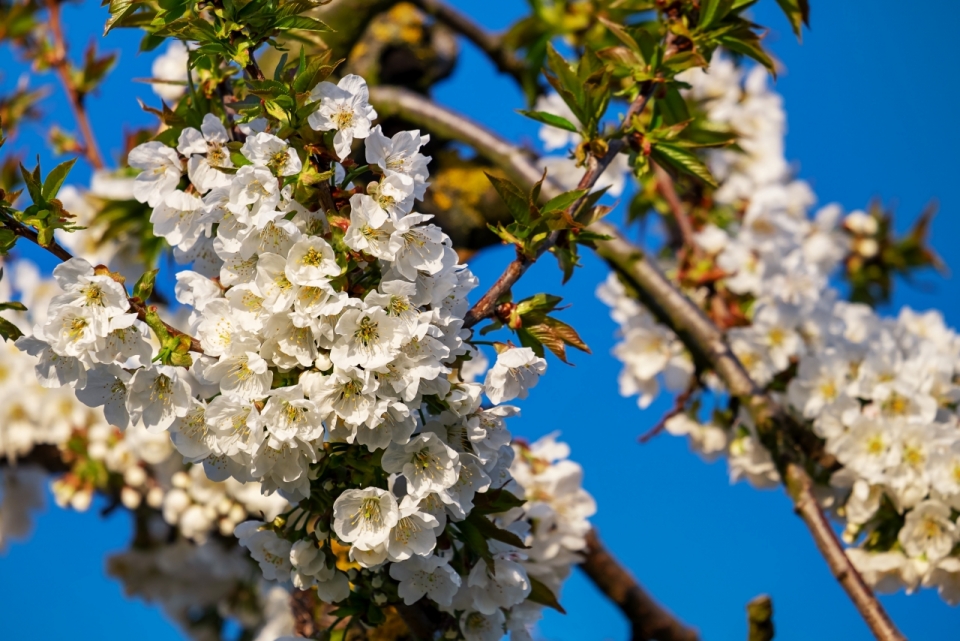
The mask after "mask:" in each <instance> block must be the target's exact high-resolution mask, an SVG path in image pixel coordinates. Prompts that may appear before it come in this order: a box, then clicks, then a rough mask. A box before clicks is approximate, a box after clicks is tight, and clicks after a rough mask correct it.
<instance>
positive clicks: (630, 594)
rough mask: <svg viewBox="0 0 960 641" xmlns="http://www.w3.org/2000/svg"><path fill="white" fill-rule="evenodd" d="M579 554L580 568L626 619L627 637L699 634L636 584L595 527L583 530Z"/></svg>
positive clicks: (664, 640)
mask: <svg viewBox="0 0 960 641" xmlns="http://www.w3.org/2000/svg"><path fill="white" fill-rule="evenodd" d="M583 556H584V558H583V562H582V563H581V564H580V569H581V570H583V572H584V574H586V575H587V576H588V577H589V578H590V580H591V581H593V584H594V585H595V586H597V588H598V589H599V590H600V591H601V592H603V593H604V594H605V595H606V596H607V598H609V599H610V600H611V601H613V602H614V603H615V604H616V605H617V607H618V608H620V611H621V612H622V613H623V615H624V616H625V617H626V618H627V620H629V621H630V625H631V628H632V632H631V635H630V639H631V641H648V640H654V639H656V640H657V641H696V640H697V639H698V638H699V637H698V636H697V633H696V632H695V631H693V630H691V629H690V628H688V627H686V626H685V625H683V623H681V622H680V621H679V620H678V619H676V618H675V617H674V616H673V615H672V614H670V613H669V612H667V611H666V610H664V609H663V607H661V605H660V604H659V603H657V602H656V601H655V600H654V599H653V597H651V596H650V595H649V594H647V593H646V592H645V591H644V589H643V588H642V587H640V584H638V583H637V581H636V579H634V578H633V576H632V575H631V574H630V572H628V571H627V570H626V569H625V568H623V566H621V565H620V564H619V563H618V562H617V560H616V559H615V558H613V556H611V555H610V553H609V552H607V550H606V548H604V547H603V543H601V542H600V538H599V537H598V536H597V531H596V530H590V532H589V533H588V534H587V547H586V550H584V553H583Z"/></svg>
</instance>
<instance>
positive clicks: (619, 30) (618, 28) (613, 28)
mask: <svg viewBox="0 0 960 641" xmlns="http://www.w3.org/2000/svg"><path fill="white" fill-rule="evenodd" d="M599 20H600V22H602V23H603V26H605V27H606V28H607V29H609V30H610V33H612V34H613V35H615V36H616V37H617V40H619V41H620V42H622V43H623V44H625V45H627V46H628V47H629V48H630V49H632V50H633V51H635V52H637V53H640V45H639V44H637V41H636V40H634V39H633V36H631V35H630V34H629V33H627V30H626V29H625V28H624V26H623V25H621V24H617V23H616V22H611V21H610V20H607V19H606V18H604V17H603V16H600V17H599Z"/></svg>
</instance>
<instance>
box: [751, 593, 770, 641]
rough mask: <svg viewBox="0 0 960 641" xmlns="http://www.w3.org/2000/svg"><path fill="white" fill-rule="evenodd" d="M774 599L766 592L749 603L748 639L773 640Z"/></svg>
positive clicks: (752, 640)
mask: <svg viewBox="0 0 960 641" xmlns="http://www.w3.org/2000/svg"><path fill="white" fill-rule="evenodd" d="M773 634H774V628H773V601H772V600H771V599H770V597H769V596H767V595H766V594H761V595H760V596H758V597H756V598H754V599H752V600H751V601H750V603H748V604H747V641H772V640H773Z"/></svg>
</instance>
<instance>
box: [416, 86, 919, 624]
mask: <svg viewBox="0 0 960 641" xmlns="http://www.w3.org/2000/svg"><path fill="white" fill-rule="evenodd" d="M403 98H404V108H403V113H404V114H405V115H406V116H407V117H409V118H411V119H415V120H414V122H418V123H420V124H423V125H424V126H428V125H429V120H427V119H426V118H427V117H428V116H427V114H430V117H432V116H433V115H435V114H436V112H437V111H445V112H446V113H445V114H444V116H443V121H444V123H445V125H446V127H447V132H448V133H450V134H451V135H455V137H456V139H457V140H459V141H460V142H464V143H466V144H469V145H471V146H474V144H475V143H476V146H475V147H474V148H475V149H476V150H477V151H478V153H481V154H483V155H484V156H485V157H486V158H487V159H488V160H490V161H491V162H493V163H494V164H496V165H497V166H500V167H501V168H503V169H504V170H505V171H507V170H508V168H509V170H510V171H512V172H513V173H515V174H517V175H527V176H531V175H537V173H538V172H537V170H536V167H535V166H534V165H532V163H531V164H529V165H528V166H527V167H526V168H521V167H517V166H516V165H517V164H519V163H522V162H524V161H523V160H522V159H523V158H524V156H523V154H522V152H521V151H520V150H519V149H518V148H516V147H515V146H513V145H510V144H509V143H506V142H504V141H502V140H498V141H492V140H488V139H487V135H485V134H486V132H485V131H484V130H483V129H482V128H479V127H477V126H476V125H475V124H474V123H471V122H470V121H469V120H468V119H466V118H464V117H462V116H458V115H457V114H454V113H453V112H451V111H449V110H445V109H443V108H441V107H438V106H436V105H432V106H429V107H428V105H429V103H428V102H427V101H426V99H422V102H423V104H422V105H420V104H418V103H417V101H416V100H415V98H414V97H413V96H403ZM456 123H460V126H459V127H458V126H457V125H456ZM500 151H504V152H506V153H503V154H501V153H498V152H500ZM538 178H539V176H538ZM528 184H532V183H528ZM591 231H594V232H596V233H598V234H601V235H607V236H610V240H607V241H597V242H596V247H597V253H598V254H599V255H600V256H601V257H602V258H604V259H605V260H606V261H607V262H608V263H610V264H611V266H612V267H614V269H615V270H617V271H618V272H619V273H621V274H624V275H625V276H627V277H628V278H630V280H631V282H633V283H634V284H635V288H636V291H637V293H638V294H639V295H640V297H641V301H642V302H643V303H644V304H645V305H647V306H648V307H649V308H650V309H651V310H653V311H654V313H655V315H657V316H658V317H659V318H661V320H662V321H663V322H665V323H667V324H668V326H669V327H670V328H671V329H673V330H674V331H675V332H676V333H677V335H678V336H679V337H680V338H681V340H682V341H683V342H684V344H685V345H686V346H687V347H688V348H689V349H690V350H691V352H694V353H695V354H697V355H699V356H700V357H702V358H703V360H704V362H706V363H708V364H709V365H710V367H712V368H713V369H714V370H715V371H716V372H717V374H718V375H719V376H720V378H721V379H722V380H723V381H724V383H725V384H726V386H727V388H728V389H729V390H730V392H731V394H733V395H734V396H737V397H741V398H742V399H743V404H744V405H745V407H747V408H748V409H749V410H750V411H751V413H752V414H753V415H754V416H755V417H756V418H755V420H756V422H757V424H758V429H762V430H763V431H764V433H765V435H766V436H767V437H768V438H769V439H771V440H774V441H777V442H778V443H779V446H778V447H777V448H776V450H775V451H776V452H778V456H779V457H780V461H779V462H780V465H781V467H782V469H783V470H784V474H783V478H784V479H786V485H787V489H788V492H789V494H790V495H791V498H792V499H793V501H794V505H795V507H796V509H797V512H798V514H799V515H800V517H801V518H802V519H803V520H804V523H805V524H806V525H807V527H808V529H809V530H810V532H811V534H812V536H813V538H814V541H815V542H816V544H817V547H818V549H819V550H820V552H821V554H822V555H823V556H824V558H825V560H826V561H827V564H828V566H829V567H830V569H831V571H832V572H833V573H834V576H835V577H836V578H837V580H838V581H839V582H840V583H841V585H842V586H843V587H844V589H845V590H846V591H847V594H848V595H849V596H850V598H851V600H852V601H853V602H854V604H855V605H856V607H857V609H858V610H859V611H860V613H861V615H862V616H863V618H864V620H865V621H866V622H867V624H868V626H869V627H870V628H871V630H873V631H874V633H875V634H876V635H877V637H878V638H880V639H889V640H894V639H900V638H902V635H900V633H899V631H898V630H897V629H896V627H895V626H894V624H893V623H892V622H891V620H890V618H889V616H888V615H887V614H886V612H885V610H884V609H883V606H882V605H880V603H879V601H877V599H876V597H875V595H874V594H873V593H872V591H871V590H870V588H869V587H867V585H866V584H865V583H864V581H863V578H862V576H861V575H860V574H859V572H858V571H857V569H856V567H855V566H854V565H853V564H852V563H851V562H850V560H849V559H848V557H847V556H846V554H845V553H844V552H843V547H842V546H841V545H840V542H839V540H838V539H837V537H836V535H835V534H834V532H833V530H832V528H831V527H830V524H829V521H828V520H827V519H826V516H825V515H824V514H823V511H822V510H821V509H820V507H819V505H818V503H817V502H816V500H815V497H814V495H813V484H812V481H811V479H810V477H809V475H808V474H807V472H806V470H804V469H803V467H802V465H801V464H800V460H801V459H800V458H799V457H801V456H803V454H802V450H801V449H800V448H799V447H798V446H797V445H796V442H795V440H794V438H795V437H796V436H800V434H799V432H800V429H799V426H797V425H796V424H795V423H793V422H792V421H791V420H790V419H789V418H788V417H787V416H786V414H785V413H784V412H783V410H782V408H780V407H779V406H778V405H777V404H776V403H774V402H773V401H772V400H771V399H770V398H769V397H768V396H766V395H765V394H764V393H763V392H762V390H761V389H760V388H759V387H758V386H757V385H756V383H755V382H754V381H753V380H752V379H751V378H750V375H749V374H748V373H747V371H746V370H745V369H744V367H743V365H742V364H741V363H740V361H739V360H738V358H737V357H736V355H735V354H734V353H733V351H732V350H731V349H730V347H729V346H728V345H727V343H726V341H725V339H724V337H723V334H722V332H720V331H719V330H718V329H717V327H716V326H715V325H714V324H713V323H712V321H710V319H709V318H707V317H706V315H704V313H703V312H702V311H701V310H700V309H699V307H697V306H696V305H695V304H694V303H693V302H691V301H690V300H689V299H688V298H687V297H686V296H685V295H684V294H683V293H682V292H680V291H679V289H677V287H676V286H675V285H674V284H673V283H671V282H670V281H669V280H667V279H666V278H665V277H664V276H663V275H662V274H661V272H660V271H659V270H658V269H657V268H656V267H655V266H654V265H653V263H652V262H651V261H649V260H647V259H646V258H645V254H644V252H643V251H642V250H641V249H640V248H638V247H636V246H634V245H632V244H630V243H629V242H627V241H626V240H624V239H623V237H622V236H621V234H620V233H619V230H617V229H616V228H615V227H614V226H612V225H609V224H607V223H603V222H598V223H594V224H593V225H592V226H591ZM760 425H763V427H762V428H761V427H760ZM791 434H792V435H791Z"/></svg>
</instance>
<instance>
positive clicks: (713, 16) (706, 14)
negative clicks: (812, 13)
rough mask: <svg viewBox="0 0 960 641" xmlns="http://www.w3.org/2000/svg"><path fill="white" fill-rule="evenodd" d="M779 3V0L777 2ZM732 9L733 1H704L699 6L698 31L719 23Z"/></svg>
mask: <svg viewBox="0 0 960 641" xmlns="http://www.w3.org/2000/svg"><path fill="white" fill-rule="evenodd" d="M778 1H779V0H778ZM732 8H733V0H704V2H703V3H702V4H701V5H700V22H699V24H698V26H699V27H700V29H708V28H709V27H711V26H713V25H714V24H716V23H718V22H720V21H721V20H723V19H724V18H725V17H727V14H728V13H730V9H732Z"/></svg>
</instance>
